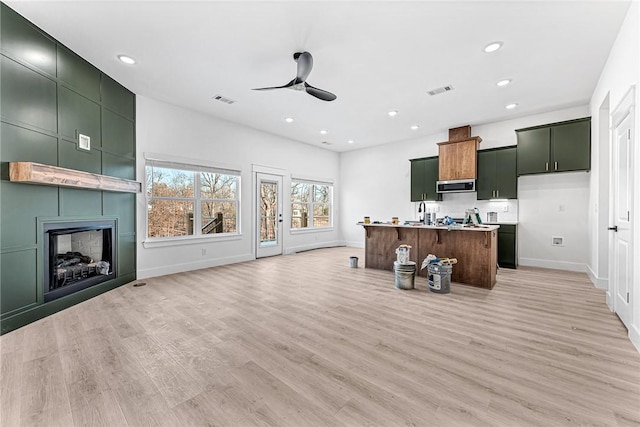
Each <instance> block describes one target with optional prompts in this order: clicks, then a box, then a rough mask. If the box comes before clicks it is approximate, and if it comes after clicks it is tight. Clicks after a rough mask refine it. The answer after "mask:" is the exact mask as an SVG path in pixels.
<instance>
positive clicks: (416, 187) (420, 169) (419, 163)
mask: <svg viewBox="0 0 640 427" xmlns="http://www.w3.org/2000/svg"><path fill="white" fill-rule="evenodd" d="M410 161H411V201H412V202H421V201H440V200H442V195H441V194H439V193H437V192H436V182H437V181H438V156H434V157H425V158H422V159H411V160H410Z"/></svg>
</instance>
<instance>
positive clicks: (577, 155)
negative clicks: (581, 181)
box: [516, 117, 591, 176]
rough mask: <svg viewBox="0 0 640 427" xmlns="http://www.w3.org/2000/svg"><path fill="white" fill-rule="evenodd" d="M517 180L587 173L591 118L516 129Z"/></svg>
mask: <svg viewBox="0 0 640 427" xmlns="http://www.w3.org/2000/svg"><path fill="white" fill-rule="evenodd" d="M516 134H517V136H518V156H517V159H518V160H517V164H518V169H517V170H518V176H520V175H531V174H540V173H552V172H569V171H582V170H584V171H588V170H590V169H591V117H585V118H582V119H576V120H570V121H566V122H559V123H551V124H547V125H542V126H535V127H530V128H524V129H517V130H516Z"/></svg>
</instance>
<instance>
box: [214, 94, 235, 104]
mask: <svg viewBox="0 0 640 427" xmlns="http://www.w3.org/2000/svg"><path fill="white" fill-rule="evenodd" d="M213 99H215V100H216V101H220V102H224V103H225V104H233V103H234V102H236V101H234V100H233V99H230V98H227V97H226V96H222V95H216V96H214V97H213Z"/></svg>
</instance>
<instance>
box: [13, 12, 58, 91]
mask: <svg viewBox="0 0 640 427" xmlns="http://www.w3.org/2000/svg"><path fill="white" fill-rule="evenodd" d="M0 7H1V9H0V46H2V50H4V51H5V52H7V53H8V54H9V55H13V56H14V57H16V58H18V59H20V60H22V61H25V62H28V63H29V64H30V65H32V66H34V67H36V68H39V69H40V70H42V71H44V72H46V73H49V74H51V75H54V76H55V75H56V42H55V41H54V40H52V39H50V38H49V37H47V36H45V35H44V34H43V33H42V32H40V31H38V30H37V29H36V28H35V27H34V26H33V25H31V24H30V23H29V22H28V21H27V20H25V19H24V18H23V17H21V16H20V15H18V14H17V13H15V12H14V11H13V10H12V9H11V8H9V7H7V6H6V5H5V4H4V3H2V4H1V6H0ZM3 89H4V87H3Z"/></svg>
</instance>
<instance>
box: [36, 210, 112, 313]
mask: <svg viewBox="0 0 640 427" xmlns="http://www.w3.org/2000/svg"><path fill="white" fill-rule="evenodd" d="M44 234H45V239H44V246H45V247H44V253H45V257H44V261H45V262H44V273H45V277H44V279H45V280H44V300H45V301H52V300H54V299H56V298H60V297H62V296H65V295H69V294H71V293H74V292H77V291H79V290H82V289H85V288H88V287H90V286H94V285H97V284H98V283H102V282H105V281H107V280H111V279H114V278H115V277H116V275H115V271H116V266H115V262H116V252H115V248H116V242H115V237H116V233H115V220H100V221H73V222H57V223H45V224H44Z"/></svg>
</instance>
